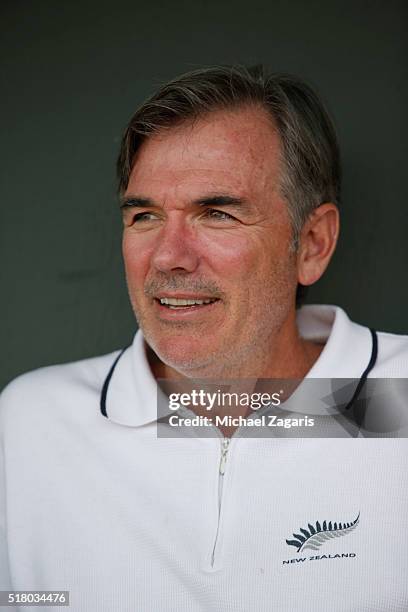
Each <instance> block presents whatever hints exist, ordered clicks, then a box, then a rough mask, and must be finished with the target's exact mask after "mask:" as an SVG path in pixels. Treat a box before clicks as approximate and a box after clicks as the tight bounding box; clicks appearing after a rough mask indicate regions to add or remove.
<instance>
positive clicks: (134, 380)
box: [101, 305, 373, 427]
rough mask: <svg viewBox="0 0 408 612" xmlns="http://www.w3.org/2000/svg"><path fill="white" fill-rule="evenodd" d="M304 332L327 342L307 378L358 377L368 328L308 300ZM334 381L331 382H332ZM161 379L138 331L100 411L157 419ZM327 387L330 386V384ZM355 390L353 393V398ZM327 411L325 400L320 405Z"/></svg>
mask: <svg viewBox="0 0 408 612" xmlns="http://www.w3.org/2000/svg"><path fill="white" fill-rule="evenodd" d="M297 323H298V328H299V332H300V335H301V336H302V337H303V338H305V339H306V340H313V341H315V342H325V347H324V349H323V351H322V352H321V354H320V356H319V358H318V359H317V361H316V362H315V364H314V365H313V367H312V368H311V369H310V371H309V372H308V374H307V375H306V378H320V379H333V378H339V379H358V380H359V379H360V378H361V377H362V376H363V373H364V372H365V371H366V369H367V366H368V364H369V363H370V359H371V358H372V353H373V341H372V335H371V333H370V330H369V329H368V328H367V327H363V326H361V325H358V324H356V323H353V322H352V321H350V319H349V318H348V316H347V315H346V313H345V312H344V311H343V310H342V309H341V308H339V307H337V306H321V305H308V306H303V307H302V308H301V309H300V310H299V311H298V313H297ZM328 384H330V383H328ZM157 389H158V388H157V384H156V381H155V379H154V376H153V374H152V372H151V370H150V366H149V364H148V361H147V357H146V352H145V345H144V338H143V334H142V332H141V330H138V331H137V333H136V335H135V337H134V340H133V343H132V344H131V346H129V347H128V348H127V349H125V350H124V351H123V352H122V353H121V354H119V355H118V356H117V361H116V362H114V364H112V369H111V372H110V373H109V374H108V376H107V379H106V381H105V392H104V393H103V394H102V395H103V398H102V401H101V410H102V413H104V411H105V412H106V414H105V416H107V418H108V419H109V420H110V421H113V422H115V423H118V424H120V425H127V426H130V427H139V426H142V425H146V424H148V423H152V422H154V421H156V420H157V392H158V391H157ZM328 391H329V386H328ZM352 394H353V391H351V392H350V399H351V397H352ZM320 409H322V410H326V409H327V406H326V405H323V404H322V405H321V407H320V408H317V412H316V413H318V412H319V410H320Z"/></svg>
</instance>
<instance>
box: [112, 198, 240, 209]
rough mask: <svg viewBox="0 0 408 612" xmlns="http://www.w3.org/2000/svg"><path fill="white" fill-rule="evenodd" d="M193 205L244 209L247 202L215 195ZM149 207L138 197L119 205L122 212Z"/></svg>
mask: <svg viewBox="0 0 408 612" xmlns="http://www.w3.org/2000/svg"><path fill="white" fill-rule="evenodd" d="M193 204H196V205H198V206H236V207H243V208H245V207H246V206H247V205H248V202H247V200H245V198H240V197H238V196H230V195H223V194H217V195H208V196H204V197H202V198H198V199H197V200H194V201H193ZM149 206H155V203H154V202H153V200H151V199H150V198H143V197H139V196H130V197H125V198H123V199H122V200H121V204H120V208H121V209H122V210H124V209H126V208H146V207H149Z"/></svg>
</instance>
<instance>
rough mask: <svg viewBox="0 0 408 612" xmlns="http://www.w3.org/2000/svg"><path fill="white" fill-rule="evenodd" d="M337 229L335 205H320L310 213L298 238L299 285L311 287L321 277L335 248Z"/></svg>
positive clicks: (336, 209)
mask: <svg viewBox="0 0 408 612" xmlns="http://www.w3.org/2000/svg"><path fill="white" fill-rule="evenodd" d="M339 229H340V219H339V211H338V208H337V206H336V205H335V204H332V203H331V202H330V203H326V204H321V205H320V206H319V207H318V208H316V209H315V210H314V211H313V212H312V213H311V215H310V216H309V218H308V219H307V221H306V222H305V224H304V226H303V228H302V230H301V232H300V237H299V248H298V254H297V268H298V282H299V283H301V284H302V285H313V283H315V282H316V281H318V280H319V278H320V277H321V276H322V274H323V272H324V271H325V270H326V268H327V266H328V264H329V261H330V259H331V256H332V255H333V252H334V249H335V248H336V244H337V238H338V235H339Z"/></svg>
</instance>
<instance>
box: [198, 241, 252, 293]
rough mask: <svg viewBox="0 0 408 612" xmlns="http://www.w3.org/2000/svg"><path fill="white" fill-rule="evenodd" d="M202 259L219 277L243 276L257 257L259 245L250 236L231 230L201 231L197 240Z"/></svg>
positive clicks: (225, 278) (226, 279)
mask: <svg viewBox="0 0 408 612" xmlns="http://www.w3.org/2000/svg"><path fill="white" fill-rule="evenodd" d="M198 244H199V248H200V252H201V254H202V259H203V260H204V261H206V262H207V263H208V265H209V266H210V268H211V269H212V270H213V271H214V272H216V273H217V274H218V275H219V276H220V278H222V279H224V280H225V281H227V282H228V279H230V278H231V277H235V276H239V277H241V278H245V276H246V274H247V272H248V270H250V269H253V267H254V266H255V265H256V262H257V260H258V258H259V254H260V251H259V246H258V245H257V244H256V242H254V240H253V239H251V236H248V235H240V234H238V232H237V233H235V232H233V231H231V232H228V231H221V230H220V231H213V232H211V234H210V233H208V232H202V234H201V236H200V239H199V241H198Z"/></svg>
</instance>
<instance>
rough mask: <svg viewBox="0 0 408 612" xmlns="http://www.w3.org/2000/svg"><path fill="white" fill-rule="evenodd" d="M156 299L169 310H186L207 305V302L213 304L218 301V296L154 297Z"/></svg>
mask: <svg viewBox="0 0 408 612" xmlns="http://www.w3.org/2000/svg"><path fill="white" fill-rule="evenodd" d="M155 299H156V301H157V302H158V303H159V304H160V305H161V306H164V307H165V308H169V309H170V310H187V309H195V308H200V307H203V306H208V304H213V303H214V302H218V298H204V299H202V300H200V299H198V298H197V299H186V298H168V297H163V298H155Z"/></svg>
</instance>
